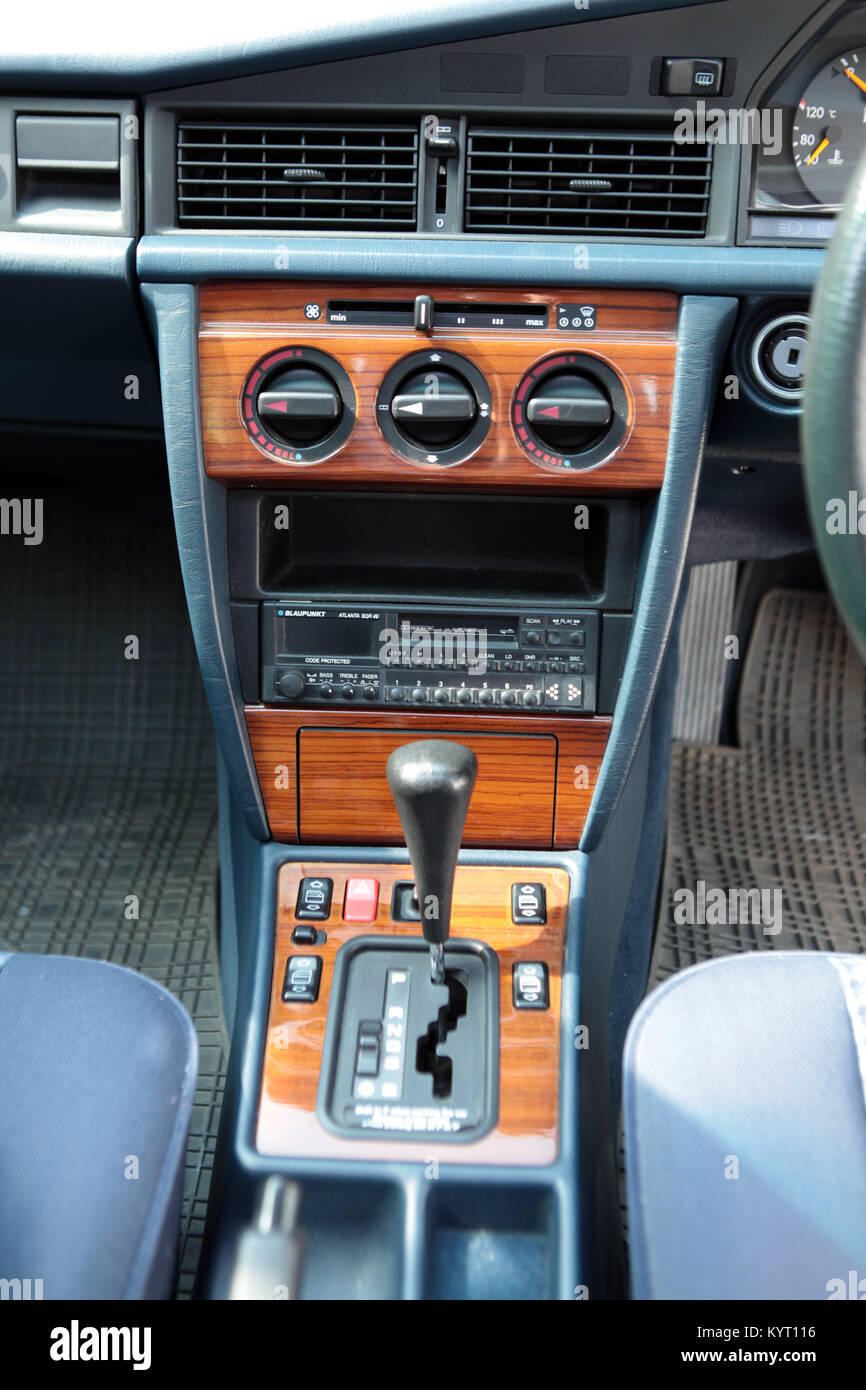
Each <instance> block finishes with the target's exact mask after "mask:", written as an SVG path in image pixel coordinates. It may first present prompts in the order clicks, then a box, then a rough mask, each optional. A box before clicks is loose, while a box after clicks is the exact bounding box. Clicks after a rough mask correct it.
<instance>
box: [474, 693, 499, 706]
mask: <svg viewBox="0 0 866 1390" xmlns="http://www.w3.org/2000/svg"><path fill="white" fill-rule="evenodd" d="M478 703H479V705H495V704H496V696H495V695H494V694H493V691H492V690H479V692H478Z"/></svg>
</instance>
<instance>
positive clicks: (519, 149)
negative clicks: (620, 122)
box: [464, 127, 712, 237]
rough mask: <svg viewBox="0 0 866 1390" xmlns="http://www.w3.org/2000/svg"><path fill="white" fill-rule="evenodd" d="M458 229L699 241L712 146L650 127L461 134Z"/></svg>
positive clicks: (707, 195) (484, 130)
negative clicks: (464, 158)
mask: <svg viewBox="0 0 866 1390" xmlns="http://www.w3.org/2000/svg"><path fill="white" fill-rule="evenodd" d="M468 154H469V157H468V164H467V173H466V216H465V223H464V227H465V230H466V231H467V232H498V233H499V234H500V235H502V234H503V233H504V234H508V233H513V234H514V235H515V236H519V235H526V234H530V235H536V236H537V235H539V234H541V235H543V236H545V235H546V236H574V235H576V234H585V235H587V236H612V237H613V236H623V235H628V236H645V237H701V236H704V234H705V232H706V225H707V208H708V205H709V196H710V173H711V167H712V146H711V145H699V144H688V145H686V144H682V145H681V144H677V142H676V141H675V140H674V139H673V136H672V135H669V134H667V133H660V132H650V131H641V132H636V131H630V132H627V133H624V132H622V131H617V132H613V131H611V132H609V131H591V132H589V131H572V130H492V129H481V128H478V127H476V128H475V129H472V130H470V132H469V150H468Z"/></svg>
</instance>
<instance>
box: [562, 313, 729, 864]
mask: <svg viewBox="0 0 866 1390" xmlns="http://www.w3.org/2000/svg"><path fill="white" fill-rule="evenodd" d="M736 312H737V301H736V300H735V299H703V298H698V297H695V296H692V295H687V296H686V297H685V298H684V299H683V300H682V303H681V305H680V317H679V325H678V333H677V365H676V377H675V380H674V396H673V404H672V408H671V428H670V438H669V443H668V457H667V465H666V468H665V480H664V483H663V484H662V489H661V492H660V493H659V497H658V501H657V503H656V508H655V516H654V518H653V523H652V527H651V530H650V533H649V537H648V542H647V548H646V552H645V555H644V559H643V562H642V566H641V576H640V579H639V582H638V599H637V604H636V607H635V614H634V622H633V624H632V632H631V639H630V642H629V650H628V656H627V657H626V663H625V669H624V671H623V677H622V684H621V686H620V691H619V696H618V698H617V702H616V710H615V712H614V717H613V724H612V725H611V731H610V737H609V739H608V741H607V748H606V749H605V754H604V758H603V760H602V764H601V769H600V771H599V776H598V782H597V784H596V789H595V794H594V796H593V798H592V804H591V805H590V808H589V815H588V816H587V819H586V824H585V826H584V831H583V835H582V837H581V841H580V848H581V850H583V851H584V852H586V853H589V852H591V851H592V850H594V849H595V848H596V847H597V846H598V844H599V842H600V840H601V838H602V836H603V834H604V832H605V830H606V828H607V826H608V824H609V822H610V819H611V816H612V815H613V812H614V810H615V808H616V805H617V802H618V801H619V798H620V795H621V793H622V789H623V787H624V786H625V782H626V778H627V777H628V774H629V770H630V768H631V765H632V763H633V761H634V758H635V754H636V752H637V749H638V746H639V744H640V740H641V736H642V734H643V730H644V726H645V724H646V721H647V718H648V715H649V711H650V708H651V706H652V702H653V698H654V696H655V691H656V686H657V684H658V680H659V674H660V671H661V667H662V663H663V661H664V656H665V652H666V649H667V644H668V641H669V639H670V635H671V629H672V626H673V621H674V613H675V611H676V603H677V597H678V594H679V589H680V584H681V581H682V576H683V569H684V566H685V558H686V550H687V547H688V541H689V533H690V530H691V524H692V515H693V513H694V506H695V498H696V495H697V488H698V479H699V477H700V466H701V461H702V458H703V450H704V444H705V443H706V436H707V430H708V428H709V422H710V415H711V412H712V406H713V400H714V394H715V384H716V378H717V375H718V372H719V369H720V366H721V363H722V358H723V355H724V351H725V348H726V346H727V342H728V338H729V336H730V333H731V330H732V328H733V324H734V319H735V317H736Z"/></svg>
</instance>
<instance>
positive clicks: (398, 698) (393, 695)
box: [388, 685, 406, 705]
mask: <svg viewBox="0 0 866 1390" xmlns="http://www.w3.org/2000/svg"><path fill="white" fill-rule="evenodd" d="M388 699H389V700H393V701H394V703H395V704H398V705H399V704H402V703H403V701H404V700H405V699H406V691H405V690H404V689H403V687H402V685H392V686H391V689H390V690H389V691H388Z"/></svg>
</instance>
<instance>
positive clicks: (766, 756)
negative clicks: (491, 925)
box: [650, 589, 866, 987]
mask: <svg viewBox="0 0 866 1390" xmlns="http://www.w3.org/2000/svg"><path fill="white" fill-rule="evenodd" d="M739 742H740V747H739V748H722V747H711V746H708V745H702V744H695V743H675V744H674V751H673V765H672V773H671V796H670V815H669V823H668V843H667V857H666V861H665V871H664V882H663V889H662V898H661V903H660V912H659V921H658V929H657V934H656V942H655V948H654V951H653V960H652V965H651V969H650V987H652V986H654V985H656V984H658V983H659V982H660V981H661V980H663V979H665V978H666V977H667V976H668V975H671V974H673V973H674V972H675V971H677V970H682V969H683V968H684V967H685V966H687V965H693V964H694V963H695V962H697V961H703V960H709V959H711V958H712V957H715V956H723V955H729V954H731V953H733V952H737V951H751V950H764V949H768V950H777V951H782V950H784V951H789V950H818V951H853V952H862V951H866V854H864V848H866V845H864V836H866V675H864V670H863V666H862V664H861V662H860V660H859V658H858V656H857V655H856V653H855V651H854V649H853V648H852V647H851V646H850V644H849V642H848V638H847V636H846V634H845V630H844V628H843V627H842V625H841V623H840V622H839V620H838V618H837V617H836V613H835V609H834V608H833V605H832V603H831V602H830V600H829V598H828V597H827V596H826V595H823V594H810V593H804V592H801V591H799V590H791V591H789V590H781V589H779V590H773V591H771V592H770V593H768V594H767V595H766V597H765V598H764V600H763V601H762V603H761V606H760V609H759V611H758V616H757V620H756V623H755V628H754V632H753V635H752V639H751V642H750V644H749V651H748V656H747V660H746V664H745V669H744V672H743V679H742V683H741V688H740V699H739ZM702 885H703V887H702ZM712 890H721V892H720V893H715V894H712ZM747 895H748V896H747ZM777 928H778V929H777Z"/></svg>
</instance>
